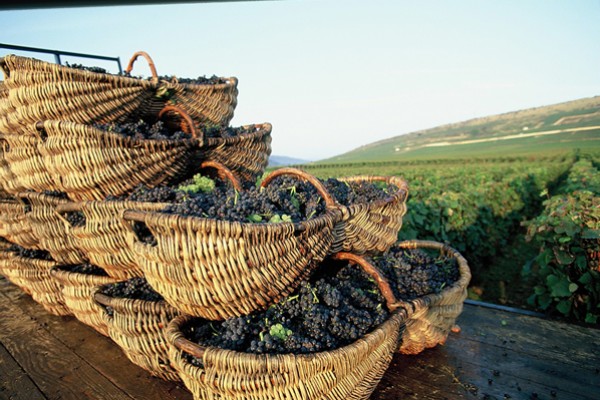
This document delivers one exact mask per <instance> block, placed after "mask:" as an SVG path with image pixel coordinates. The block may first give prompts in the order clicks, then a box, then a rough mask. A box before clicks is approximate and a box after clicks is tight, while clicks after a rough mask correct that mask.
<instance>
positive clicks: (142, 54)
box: [125, 51, 158, 82]
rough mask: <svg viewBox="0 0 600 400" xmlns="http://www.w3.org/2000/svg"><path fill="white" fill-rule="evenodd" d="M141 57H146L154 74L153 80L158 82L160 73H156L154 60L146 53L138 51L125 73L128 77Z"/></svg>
mask: <svg viewBox="0 0 600 400" xmlns="http://www.w3.org/2000/svg"><path fill="white" fill-rule="evenodd" d="M139 56H142V57H144V58H145V59H146V61H148V66H149V67H150V71H151V72H152V80H153V81H155V82H158V73H156V67H155V66H154V61H152V58H151V57H150V56H149V55H148V53H146V52H145V51H138V52H136V53H135V54H134V55H133V56H132V57H131V60H129V64H128V65H127V68H125V73H126V74H127V75H129V74H131V71H132V70H133V64H134V63H135V61H136V60H137V58H138V57H139Z"/></svg>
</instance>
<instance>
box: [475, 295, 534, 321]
mask: <svg viewBox="0 0 600 400" xmlns="http://www.w3.org/2000/svg"><path fill="white" fill-rule="evenodd" d="M465 304H470V305H473V306H479V307H485V308H492V309H494V310H501V311H507V312H511V313H515V314H523V315H530V316H532V317H540V318H545V317H546V316H545V315H544V314H542V313H539V312H535V311H529V310H524V309H521V308H514V307H508V306H503V305H500V304H493V303H488V302H485V301H478V300H471V299H466V300H465Z"/></svg>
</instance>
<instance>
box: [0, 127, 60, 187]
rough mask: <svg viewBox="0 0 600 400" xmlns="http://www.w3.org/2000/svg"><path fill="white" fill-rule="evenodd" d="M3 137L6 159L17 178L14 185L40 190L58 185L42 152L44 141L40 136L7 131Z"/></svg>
mask: <svg viewBox="0 0 600 400" xmlns="http://www.w3.org/2000/svg"><path fill="white" fill-rule="evenodd" d="M2 139H3V143H4V144H5V146H4V154H3V156H4V160H5V161H6V163H7V164H8V167H9V169H10V172H11V174H12V175H13V176H14V177H15V179H16V181H15V182H16V184H14V185H13V186H18V187H21V188H23V190H35V191H38V192H42V191H44V190H52V189H53V188H54V187H55V186H56V183H55V181H54V180H53V179H52V176H51V175H50V172H49V171H48V168H47V167H46V161H45V160H44V155H43V154H42V153H41V152H40V145H41V143H42V142H41V140H40V138H39V137H36V136H32V135H19V134H15V133H10V134H9V133H6V134H4V135H3V136H2Z"/></svg>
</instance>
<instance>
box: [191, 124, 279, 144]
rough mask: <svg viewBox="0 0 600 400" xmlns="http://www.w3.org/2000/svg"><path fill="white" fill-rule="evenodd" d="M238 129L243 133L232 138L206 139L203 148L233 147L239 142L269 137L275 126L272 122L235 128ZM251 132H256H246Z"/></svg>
mask: <svg viewBox="0 0 600 400" xmlns="http://www.w3.org/2000/svg"><path fill="white" fill-rule="evenodd" d="M236 128H239V129H242V130H243V132H241V133H240V134H238V135H235V136H232V137H226V138H223V137H209V138H205V139H204V146H203V147H218V146H222V145H231V144H233V143H237V142H245V141H249V140H253V139H256V138H259V139H260V138H263V137H266V136H269V135H270V134H271V133H272V130H273V125H271V123H270V122H263V123H257V124H250V125H241V126H238V127H234V129H236ZM250 130H254V131H251V132H246V131H250Z"/></svg>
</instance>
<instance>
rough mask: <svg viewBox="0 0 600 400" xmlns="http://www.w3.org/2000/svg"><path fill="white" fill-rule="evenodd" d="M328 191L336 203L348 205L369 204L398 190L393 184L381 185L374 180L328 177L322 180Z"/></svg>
mask: <svg viewBox="0 0 600 400" xmlns="http://www.w3.org/2000/svg"><path fill="white" fill-rule="evenodd" d="M323 184H324V185H325V187H326V188H327V190H328V191H329V193H330V194H331V195H332V196H333V197H334V198H335V199H336V200H337V201H338V203H340V204H342V205H344V206H349V205H352V204H362V203H366V204H369V203H371V202H373V201H376V200H382V199H385V198H387V197H388V196H389V195H390V193H394V192H395V191H397V190H398V188H397V187H396V186H395V185H391V184H390V185H387V187H382V186H381V185H380V184H378V183H376V182H368V181H358V182H348V183H347V182H344V181H340V180H337V179H335V178H329V179H327V180H325V181H324V182H323Z"/></svg>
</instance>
